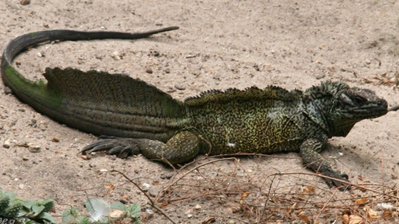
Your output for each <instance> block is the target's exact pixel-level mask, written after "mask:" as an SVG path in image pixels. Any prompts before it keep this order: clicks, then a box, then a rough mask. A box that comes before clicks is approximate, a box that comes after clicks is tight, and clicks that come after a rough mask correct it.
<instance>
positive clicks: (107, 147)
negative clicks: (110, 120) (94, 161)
mask: <svg viewBox="0 0 399 224" xmlns="http://www.w3.org/2000/svg"><path fill="white" fill-rule="evenodd" d="M101 151H105V152H106V153H107V154H109V155H116V156H117V157H119V158H127V157H129V156H131V155H135V154H138V153H139V152H140V150H139V148H138V147H137V145H136V144H134V142H133V141H132V139H120V138H119V139H118V138H116V139H115V138H110V139H101V140H98V141H96V142H94V143H92V144H90V145H88V146H86V147H84V148H83V149H82V151H81V153H82V154H85V155H87V154H90V153H94V152H101Z"/></svg>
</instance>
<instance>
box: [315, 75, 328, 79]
mask: <svg viewBox="0 0 399 224" xmlns="http://www.w3.org/2000/svg"><path fill="white" fill-rule="evenodd" d="M324 77H326V75H325V74H317V75H316V76H315V78H316V79H322V78H324Z"/></svg>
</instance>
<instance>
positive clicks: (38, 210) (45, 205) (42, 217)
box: [0, 189, 55, 224]
mask: <svg viewBox="0 0 399 224" xmlns="http://www.w3.org/2000/svg"><path fill="white" fill-rule="evenodd" d="M53 208H54V202H53V201H52V200H44V201H24V200H21V199H18V198H17V197H16V196H15V194H13V193H9V192H4V191H2V190H1V189H0V219H1V220H8V223H24V224H37V223H43V224H50V223H55V220H54V218H53V217H52V216H51V215H50V213H49V212H50V211H51V210H52V209H53Z"/></svg>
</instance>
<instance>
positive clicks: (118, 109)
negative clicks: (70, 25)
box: [1, 27, 184, 140]
mask: <svg viewBox="0 0 399 224" xmlns="http://www.w3.org/2000/svg"><path fill="white" fill-rule="evenodd" d="M176 29H178V27H167V28H163V29H158V30H152V31H148V32H143V33H122V32H107V31H99V32H80V31H72V30H50V31H41V32H35V33H28V34H25V35H22V36H19V37H17V38H15V39H14V40H12V41H11V42H10V43H9V44H8V46H7V47H6V49H5V50H4V53H3V57H2V61H1V75H2V79H3V82H4V83H5V85H7V86H8V87H10V88H11V90H12V91H13V93H14V94H15V95H16V96H17V97H18V98H19V99H20V100H21V101H23V102H25V103H27V104H29V105H31V106H32V107H33V108H35V109H36V110H38V111H39V112H41V113H43V114H46V115H48V116H49V117H51V118H53V119H55V120H57V121H59V122H61V123H65V124H67V125H69V126H71V127H74V128H77V129H80V130H82V131H86V132H91V133H94V134H99V135H114V136H124V137H146V138H152V139H159V140H165V139H167V138H168V137H169V136H170V133H171V132H173V131H174V129H177V128H178V127H179V126H180V125H179V122H181V119H182V117H184V107H183V106H182V104H181V103H180V102H179V101H176V100H174V99H172V98H171V97H170V96H169V95H168V94H166V93H164V92H162V91H160V90H159V89H157V88H156V87H154V86H151V85H148V84H147V83H145V82H143V81H140V80H136V79H131V78H128V77H127V76H123V75H111V74H108V73H106V72H97V71H89V72H82V71H79V70H76V69H75V70H74V69H65V70H61V69H57V68H56V69H46V73H45V74H44V76H45V77H46V79H47V83H45V82H43V81H38V82H33V81H31V80H28V79H26V78H25V77H24V76H23V75H22V74H21V73H20V72H18V71H17V70H16V69H15V68H14V67H13V66H12V61H13V59H14V58H15V57H16V56H17V55H18V54H20V53H21V52H23V51H24V50H26V49H27V48H29V47H32V46H35V45H38V44H41V43H44V42H48V41H56V40H58V41H67V40H72V41H77V40H94V39H96V40H99V39H140V38H146V37H149V36H151V35H153V34H157V33H161V32H166V31H171V30H176Z"/></svg>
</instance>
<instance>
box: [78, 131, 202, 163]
mask: <svg viewBox="0 0 399 224" xmlns="http://www.w3.org/2000/svg"><path fill="white" fill-rule="evenodd" d="M100 151H106V152H107V153H108V154H110V155H116V156H118V157H120V158H127V157H129V156H131V155H136V154H139V153H141V154H143V155H144V156H145V157H146V158H148V159H151V160H156V161H160V162H163V163H166V164H172V165H174V164H180V163H186V162H189V161H191V160H193V159H194V158H195V157H196V156H197V155H198V153H199V152H200V138H199V137H198V136H197V135H195V134H193V133H192V132H189V131H182V132H179V133H177V134H175V135H174V136H173V137H172V138H171V139H169V140H168V141H167V142H166V143H164V142H161V141H157V140H151V139H142V138H137V139H136V138H109V139H100V140H98V141H97V142H94V143H93V144H90V145H88V146H86V147H84V148H83V149H82V153H83V154H89V153H93V152H100Z"/></svg>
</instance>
